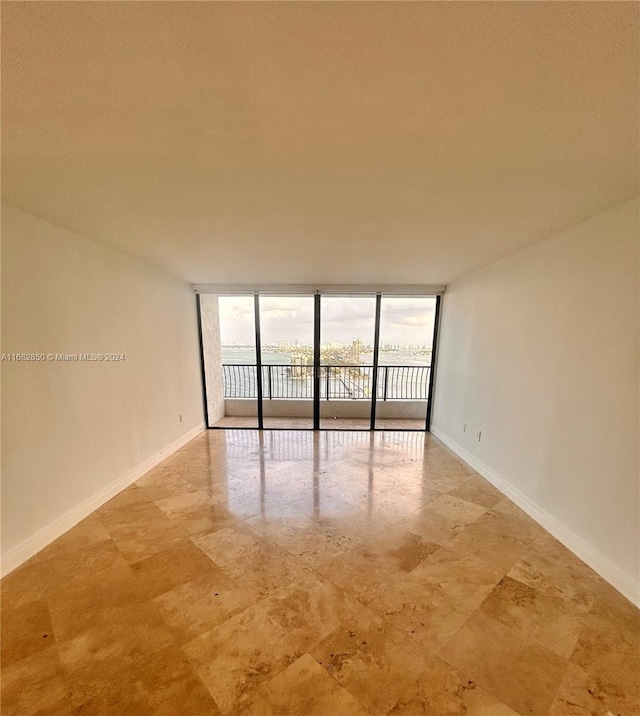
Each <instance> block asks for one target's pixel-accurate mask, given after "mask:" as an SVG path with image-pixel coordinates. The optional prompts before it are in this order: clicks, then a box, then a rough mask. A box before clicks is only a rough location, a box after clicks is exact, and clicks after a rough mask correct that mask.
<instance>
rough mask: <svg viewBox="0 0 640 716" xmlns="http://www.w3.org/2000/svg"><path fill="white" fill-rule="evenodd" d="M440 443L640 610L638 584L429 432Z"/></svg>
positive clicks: (440, 435)
mask: <svg viewBox="0 0 640 716" xmlns="http://www.w3.org/2000/svg"><path fill="white" fill-rule="evenodd" d="M430 432H431V433H432V434H433V435H434V436H435V437H436V438H438V440H440V441H441V442H442V443H444V444H445V445H446V446H447V447H448V448H449V449H450V450H452V451H453V452H454V453H455V454H456V455H457V456H458V457H459V458H461V459H462V460H464V462H466V463H467V465H469V467H472V468H473V469H474V470H475V471H476V472H478V473H480V475H482V477H484V478H485V479H486V480H488V481H489V482H490V483H491V484H492V485H494V486H495V487H497V488H498V490H500V492H502V493H503V494H504V495H506V496H507V497H508V498H509V499H510V500H511V501H512V502H515V504H516V505H518V507H520V509H522V510H524V512H526V513H527V514H528V515H529V517H531V518H532V519H534V520H535V521H536V522H537V523H538V524H539V525H540V526H541V527H544V529H545V530H547V532H549V533H550V534H552V535H553V536H554V537H555V538H556V539H557V540H558V541H559V542H562V544H563V545H564V546H565V547H566V548H567V549H569V550H571V552H573V553H574V554H575V555H576V556H577V557H579V558H580V559H581V560H582V561H583V562H585V563H586V564H588V565H589V567H591V569H593V570H594V571H595V572H597V573H598V574H599V575H600V576H601V577H602V578H603V579H606V581H607V582H609V584H611V586H612V587H615V589H617V590H618V591H619V592H620V593H621V594H623V595H624V596H625V597H626V598H627V599H628V600H629V601H631V602H633V604H635V605H636V606H638V607H640V584H636V583H635V582H633V580H631V579H629V577H627V576H626V575H625V574H623V573H622V572H621V571H620V570H619V569H618V568H617V567H616V566H615V565H613V564H612V563H611V562H609V560H608V559H606V558H605V557H603V556H602V555H600V554H598V553H597V552H595V551H594V550H593V549H592V548H591V547H590V546H589V545H587V544H586V543H585V542H584V541H583V540H582V539H581V538H580V537H578V536H577V535H576V534H575V533H574V532H572V531H571V530H569V529H567V528H566V527H565V526H564V525H562V524H561V523H560V522H558V520H557V519H556V518H555V517H553V516H552V515H550V514H549V513H548V512H546V510H543V509H542V508H541V507H540V506H539V505H537V504H536V503H535V502H533V501H532V500H530V499H529V498H528V497H527V496H526V495H525V494H524V493H522V492H520V490H518V489H516V488H515V487H513V486H512V485H510V484H509V483H508V482H507V480H505V479H504V478H502V477H500V475H498V474H497V473H496V472H494V471H493V470H492V469H491V468H490V467H488V466H487V465H485V464H484V463H483V462H482V461H481V460H479V459H478V458H477V457H476V456H475V455H473V454H472V453H470V452H469V451H468V450H467V449H466V448H464V447H462V445H460V444H458V443H457V442H456V441H455V440H454V439H453V438H451V437H449V436H448V435H447V434H446V433H443V432H441V431H440V430H438V428H435V427H431V431H430Z"/></svg>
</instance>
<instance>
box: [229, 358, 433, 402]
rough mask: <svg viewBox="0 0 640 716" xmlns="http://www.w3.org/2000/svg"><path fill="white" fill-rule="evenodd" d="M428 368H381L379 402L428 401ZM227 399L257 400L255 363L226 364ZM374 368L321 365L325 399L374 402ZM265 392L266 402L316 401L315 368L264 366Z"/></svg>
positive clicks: (321, 390) (379, 369)
mask: <svg viewBox="0 0 640 716" xmlns="http://www.w3.org/2000/svg"><path fill="white" fill-rule="evenodd" d="M430 370H431V366H428V365H381V366H378V389H377V399H378V400H426V399H427V395H428V392H429V372H430ZM222 374H223V378H224V397H225V398H256V397H257V396H258V388H257V366H256V365H255V364H252V363H241V364H237V363H224V364H223V365H222ZM372 388H373V366H372V365H322V366H320V398H321V400H370V399H371V390H372ZM262 392H263V396H264V398H265V399H266V400H272V399H274V398H275V399H285V400H286V399H293V400H296V399H297V400H311V399H312V398H313V365H263V366H262Z"/></svg>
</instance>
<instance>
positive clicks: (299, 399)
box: [260, 296, 313, 429]
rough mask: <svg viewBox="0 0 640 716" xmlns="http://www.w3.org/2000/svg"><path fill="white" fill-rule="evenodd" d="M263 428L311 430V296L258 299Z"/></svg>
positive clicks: (262, 297)
mask: <svg viewBox="0 0 640 716" xmlns="http://www.w3.org/2000/svg"><path fill="white" fill-rule="evenodd" d="M260 339H261V341H262V376H263V396H264V399H263V401H262V405H263V415H264V427H265V428H304V429H311V428H313V296H261V297H260Z"/></svg>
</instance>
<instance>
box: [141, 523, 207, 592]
mask: <svg viewBox="0 0 640 716" xmlns="http://www.w3.org/2000/svg"><path fill="white" fill-rule="evenodd" d="M213 569H214V565H213V563H212V562H211V560H210V559H209V558H208V557H207V555H206V554H205V553H204V552H203V551H202V550H201V549H199V548H198V547H196V545H195V544H194V543H193V542H192V541H191V540H189V539H187V538H186V537H185V538H183V539H181V540H180V541H179V542H176V543H175V544H174V545H173V546H172V547H170V548H169V549H166V550H164V551H163V552H158V553H157V554H154V555H153V556H151V557H146V558H145V559H142V560H140V561H139V562H134V563H133V564H132V565H131V570H132V571H133V574H134V575H135V577H136V578H137V579H138V581H139V583H140V585H141V586H142V588H143V589H144V590H145V591H146V593H147V595H148V596H150V597H155V596H158V595H159V594H164V593H165V592H168V591H170V590H171V589H175V587H178V586H179V585H181V584H185V583H186V582H190V581H191V580H192V579H195V578H196V577H199V576H201V575H202V574H206V573H207V572H210V571H213Z"/></svg>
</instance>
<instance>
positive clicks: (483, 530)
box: [447, 514, 529, 572]
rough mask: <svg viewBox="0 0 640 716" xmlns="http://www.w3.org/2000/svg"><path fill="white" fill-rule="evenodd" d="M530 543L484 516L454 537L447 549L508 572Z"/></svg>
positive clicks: (486, 515) (515, 532)
mask: <svg viewBox="0 0 640 716" xmlns="http://www.w3.org/2000/svg"><path fill="white" fill-rule="evenodd" d="M528 545H529V542H528V540H527V539H526V538H523V537H522V536H521V535H520V534H519V533H518V532H517V531H514V530H511V529H500V528H497V527H496V524H495V520H493V518H492V517H491V516H490V515H488V514H485V515H483V516H482V517H479V518H478V519H477V520H476V521H475V522H473V523H472V524H470V525H469V526H468V527H466V528H465V529H464V530H462V532H461V534H458V535H456V536H454V537H453V539H451V540H450V541H449V542H448V543H447V546H448V547H449V548H450V549H452V550H454V551H456V552H460V553H463V554H470V555H471V556H473V557H476V558H477V559H479V560H480V561H481V562H484V563H485V564H487V565H490V566H493V567H497V568H498V569H502V570H504V572H507V571H508V570H510V569H511V568H512V567H513V566H514V564H515V563H516V562H518V561H519V560H520V559H521V558H522V557H523V556H524V555H525V553H526V552H527V549H528Z"/></svg>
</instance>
